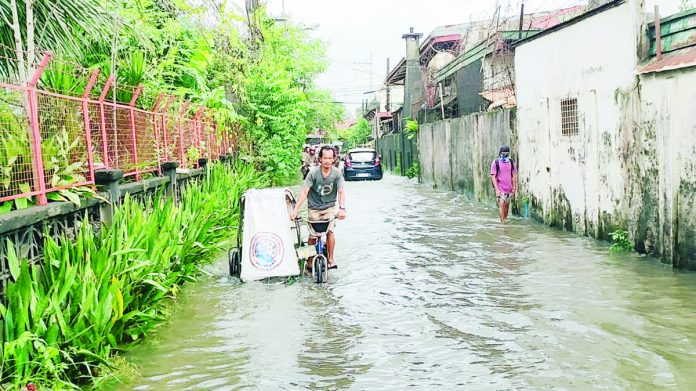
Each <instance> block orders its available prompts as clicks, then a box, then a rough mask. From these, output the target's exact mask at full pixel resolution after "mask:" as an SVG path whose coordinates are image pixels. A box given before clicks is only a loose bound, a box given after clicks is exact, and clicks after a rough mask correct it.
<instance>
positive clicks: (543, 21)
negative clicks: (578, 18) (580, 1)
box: [529, 5, 585, 30]
mask: <svg viewBox="0 0 696 391" xmlns="http://www.w3.org/2000/svg"><path fill="white" fill-rule="evenodd" d="M584 10H585V6H583V5H576V6H575V7H570V8H566V9H562V10H558V11H556V12H554V13H552V14H550V15H546V16H544V17H541V18H535V19H532V23H530V25H529V28H530V29H539V30H545V29H548V28H551V27H553V26H556V25H559V24H561V23H563V22H564V21H565V19H567V18H565V19H564V18H562V16H563V15H566V14H570V13H573V12H582V11H584Z"/></svg>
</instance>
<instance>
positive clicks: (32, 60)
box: [13, 0, 36, 79]
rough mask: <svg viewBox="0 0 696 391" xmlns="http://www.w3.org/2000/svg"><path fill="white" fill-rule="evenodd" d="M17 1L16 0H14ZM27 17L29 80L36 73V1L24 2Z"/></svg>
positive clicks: (27, 69)
mask: <svg viewBox="0 0 696 391" xmlns="http://www.w3.org/2000/svg"><path fill="white" fill-rule="evenodd" d="M13 1H15V0H13ZM24 3H25V5H26V15H27V42H26V44H27V68H26V72H27V79H30V78H32V77H34V73H35V72H36V65H35V64H36V47H35V44H34V0H24Z"/></svg>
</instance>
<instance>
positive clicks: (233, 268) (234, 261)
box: [228, 248, 240, 277]
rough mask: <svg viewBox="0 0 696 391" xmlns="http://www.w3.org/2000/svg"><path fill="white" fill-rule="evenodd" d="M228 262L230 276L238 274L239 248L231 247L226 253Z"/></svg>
mask: <svg viewBox="0 0 696 391" xmlns="http://www.w3.org/2000/svg"><path fill="white" fill-rule="evenodd" d="M228 259H229V264H230V276H232V277H235V276H239V273H240V263H239V249H237V248H233V249H231V250H230V252H229V254H228Z"/></svg>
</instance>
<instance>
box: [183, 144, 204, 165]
mask: <svg viewBox="0 0 696 391" xmlns="http://www.w3.org/2000/svg"><path fill="white" fill-rule="evenodd" d="M200 157H201V151H199V150H198V148H196V147H194V146H191V147H189V148H188V149H187V150H186V159H188V161H189V162H191V163H197V162H198V159H200Z"/></svg>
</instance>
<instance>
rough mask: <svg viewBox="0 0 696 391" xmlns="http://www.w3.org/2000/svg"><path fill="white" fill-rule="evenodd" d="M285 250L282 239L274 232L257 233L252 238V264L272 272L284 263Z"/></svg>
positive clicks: (250, 255)
mask: <svg viewBox="0 0 696 391" xmlns="http://www.w3.org/2000/svg"><path fill="white" fill-rule="evenodd" d="M284 251H285V248H284V246H283V241H282V240H280V237H279V236H278V235H276V234H274V233H272V232H257V233H256V234H255V235H254V237H253V238H251V248H250V249H249V257H250V258H251V264H252V265H254V267H255V268H257V269H260V270H271V269H274V268H275V267H276V266H278V265H280V263H281V262H282V261H283V252H284Z"/></svg>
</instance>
